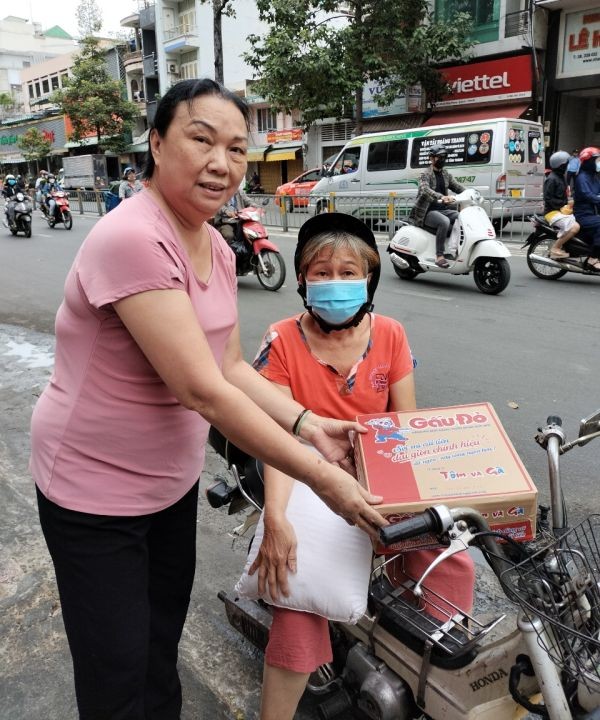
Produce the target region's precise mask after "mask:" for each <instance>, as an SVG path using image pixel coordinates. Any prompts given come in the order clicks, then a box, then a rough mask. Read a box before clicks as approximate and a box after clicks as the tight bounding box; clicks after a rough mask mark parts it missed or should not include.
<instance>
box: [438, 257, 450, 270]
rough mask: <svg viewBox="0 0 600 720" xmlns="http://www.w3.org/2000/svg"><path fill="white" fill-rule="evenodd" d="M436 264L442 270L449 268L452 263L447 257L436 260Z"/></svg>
mask: <svg viewBox="0 0 600 720" xmlns="http://www.w3.org/2000/svg"><path fill="white" fill-rule="evenodd" d="M435 264H436V265H437V266H438V267H440V268H449V267H450V263H449V262H448V261H447V260H446V258H445V257H441V258H436V259H435Z"/></svg>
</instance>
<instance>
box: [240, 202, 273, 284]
mask: <svg viewBox="0 0 600 720" xmlns="http://www.w3.org/2000/svg"><path fill="white" fill-rule="evenodd" d="M263 212H264V211H263V210H262V208H257V207H254V206H249V207H245V208H243V209H242V210H239V211H238V212H237V213H236V215H235V217H234V218H231V220H228V221H226V222H227V224H231V225H233V226H234V233H235V234H234V239H233V240H232V241H230V242H229V247H231V249H232V250H233V252H234V253H235V270H236V275H237V276H238V277H241V276H243V275H249V274H250V273H256V277H257V278H258V282H259V283H260V284H261V285H262V286H263V287H264V288H265V290H273V291H275V290H279V288H280V287H281V286H282V285H283V283H284V282H285V262H284V260H283V257H282V256H281V253H280V252H279V248H278V247H277V245H275V243H273V242H272V241H271V240H269V235H268V233H267V229H266V228H265V226H264V225H263V224H262V222H261V216H262V215H263Z"/></svg>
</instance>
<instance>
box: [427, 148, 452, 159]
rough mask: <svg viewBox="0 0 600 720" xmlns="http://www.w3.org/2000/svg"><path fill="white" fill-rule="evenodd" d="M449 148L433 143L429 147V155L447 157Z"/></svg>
mask: <svg viewBox="0 0 600 720" xmlns="http://www.w3.org/2000/svg"><path fill="white" fill-rule="evenodd" d="M447 156H448V148H447V147H446V146H445V145H432V146H431V147H430V148H429V157H447Z"/></svg>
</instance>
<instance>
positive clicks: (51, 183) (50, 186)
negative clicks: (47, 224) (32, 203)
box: [40, 175, 58, 217]
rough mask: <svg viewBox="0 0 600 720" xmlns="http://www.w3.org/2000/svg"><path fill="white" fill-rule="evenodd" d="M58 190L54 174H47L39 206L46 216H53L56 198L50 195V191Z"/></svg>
mask: <svg viewBox="0 0 600 720" xmlns="http://www.w3.org/2000/svg"><path fill="white" fill-rule="evenodd" d="M56 190H58V184H57V182H56V178H55V177H54V175H48V178H47V181H46V185H45V186H44V188H43V189H42V202H41V206H40V207H41V208H42V212H44V213H45V214H46V215H48V217H54V209H55V207H56V200H55V199H54V198H53V197H52V193H53V192H54V191H56Z"/></svg>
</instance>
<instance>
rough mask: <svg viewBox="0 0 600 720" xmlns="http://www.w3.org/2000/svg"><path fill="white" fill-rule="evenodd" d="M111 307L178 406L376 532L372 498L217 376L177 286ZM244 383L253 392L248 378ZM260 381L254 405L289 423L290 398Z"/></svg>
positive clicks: (291, 412) (353, 521) (378, 521)
mask: <svg viewBox="0 0 600 720" xmlns="http://www.w3.org/2000/svg"><path fill="white" fill-rule="evenodd" d="M114 306H115V310H116V312H117V313H118V314H119V316H120V318H121V320H122V321H123V323H124V324H125V326H126V327H127V329H128V330H129V332H130V333H131V335H132V336H133V338H134V339H135V341H136V342H137V344H138V345H139V347H140V348H141V350H142V352H143V353H144V354H145V356H146V357H147V358H148V361H149V362H150V363H151V365H152V366H153V367H154V369H155V370H156V372H157V373H158V374H159V375H160V377H161V378H162V379H163V381H164V382H165V384H166V385H167V386H168V387H169V389H170V390H171V392H172V393H173V394H174V395H175V397H176V398H177V400H178V401H179V402H180V403H181V404H182V405H183V406H185V407H187V408H189V409H190V410H194V411H195V412H198V413H199V414H200V415H202V416H203V417H204V418H205V419H206V420H207V421H208V422H209V423H211V424H212V425H215V427H216V428H218V429H219V430H220V431H221V432H222V433H223V434H224V435H225V436H226V437H228V438H229V439H230V440H231V441H232V442H234V443H235V444H236V445H238V446H239V447H240V448H242V450H245V451H246V452H248V453H250V454H251V455H253V456H254V457H257V458H259V459H261V460H262V461H263V462H265V463H267V464H270V465H273V466H274V467H277V468H278V469H279V470H281V471H282V472H284V473H285V474H286V475H290V476H291V477H295V478H297V479H298V480H300V481H302V482H305V483H306V484H307V485H308V486H309V487H311V488H312V489H313V490H314V491H315V492H316V493H317V494H318V495H319V496H320V497H321V498H322V499H323V501H324V502H325V503H326V504H327V505H328V506H329V507H330V508H331V509H332V510H334V512H337V513H338V514H339V515H341V516H342V517H344V518H345V519H346V520H347V521H348V522H349V523H351V524H356V525H358V526H359V527H361V528H362V529H363V530H365V531H367V532H370V533H371V534H372V535H375V534H376V532H375V530H374V528H377V527H381V526H382V525H383V524H385V523H384V521H383V520H382V518H381V515H380V514H379V513H378V512H377V511H376V510H374V509H373V508H372V507H370V505H369V504H368V503H373V504H376V503H377V502H379V501H380V499H379V498H374V497H373V496H371V495H369V493H367V492H366V491H365V490H364V489H363V488H361V487H360V486H359V484H358V483H357V482H356V480H354V478H352V477H351V476H350V475H348V473H346V472H344V471H343V470H342V469H341V468H339V467H336V466H335V465H331V464H329V463H327V462H326V461H325V460H323V458H321V457H319V456H317V455H316V454H315V453H313V452H311V451H310V450H308V449H307V448H305V447H303V446H302V445H301V444H300V443H299V442H297V440H295V439H294V438H293V437H291V436H290V435H289V433H287V432H286V431H285V430H283V429H282V428H281V427H279V425H278V424H277V423H276V422H275V421H274V420H273V419H272V418H271V417H269V415H268V414H266V413H265V412H263V410H261V409H260V407H258V405H256V404H255V403H254V402H253V401H252V400H251V399H250V397H248V396H247V395H245V394H244V392H242V391H241V390H240V389H239V388H238V387H236V386H234V385H233V384H232V383H231V382H228V381H227V380H226V379H225V377H224V376H223V374H222V373H221V371H220V369H219V367H218V366H217V363H216V362H215V358H214V356H213V354H212V350H211V348H210V346H209V344H208V342H207V339H206V337H205V335H204V333H203V332H202V329H201V328H200V326H199V325H198V321H197V319H196V315H195V312H194V309H193V307H192V304H191V302H190V299H189V297H188V296H187V294H186V293H185V292H184V291H181V290H151V291H148V292H142V293H138V294H136V295H131V296H129V297H127V298H125V299H123V300H120V301H118V302H116V303H115V305H114ZM236 337H237V333H236ZM233 342H234V346H235V340H234V341H233ZM236 352H237V351H236V350H235V347H233V348H229V347H228V350H227V353H226V354H227V356H228V357H227V359H226V361H225V362H224V367H226V366H227V367H229V368H230V364H231V356H232V354H235V353H236ZM240 354H241V351H240ZM250 370H251V369H250ZM251 371H252V370H251ZM233 372H234V376H235V375H236V372H235V371H233ZM252 372H254V371H252ZM256 376H257V377H258V374H256ZM244 384H245V383H244V382H242V385H244ZM248 384H249V385H250V391H251V392H255V391H256V388H257V385H256V382H250V383H248ZM263 387H264V388H265V393H266V394H267V399H266V400H265V402H264V405H263V403H262V402H261V405H263V406H264V407H265V408H266V409H267V411H268V412H270V411H272V412H273V414H274V416H275V417H276V419H277V421H281V420H283V422H284V423H285V427H286V428H287V429H289V428H290V427H291V426H292V424H293V422H294V420H292V418H294V417H297V414H296V415H295V412H296V410H297V409H298V407H299V406H298V404H296V403H294V401H293V400H289V399H288V398H285V397H284V396H283V395H282V394H281V393H279V392H278V391H277V390H276V389H274V388H269V383H268V381H266V380H265V381H264V385H263V384H262V383H261V388H263ZM244 389H245V388H244ZM269 391H270V392H271V393H274V395H271V394H270V392H269ZM275 398H279V403H281V405H280V404H279V403H278V402H277V401H276V399H275ZM309 418H310V415H309ZM306 425H309V422H308V421H307V423H306ZM313 426H314V423H313V424H312V425H311V426H310V427H309V428H308V433H307V434H308V435H314V436H317V435H319V434H322V430H321V429H319V428H316V427H313ZM303 430H304V428H303ZM303 436H304V432H303Z"/></svg>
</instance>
